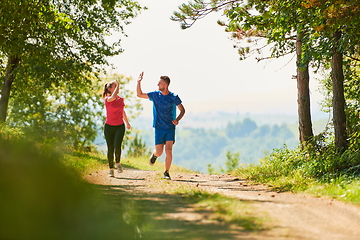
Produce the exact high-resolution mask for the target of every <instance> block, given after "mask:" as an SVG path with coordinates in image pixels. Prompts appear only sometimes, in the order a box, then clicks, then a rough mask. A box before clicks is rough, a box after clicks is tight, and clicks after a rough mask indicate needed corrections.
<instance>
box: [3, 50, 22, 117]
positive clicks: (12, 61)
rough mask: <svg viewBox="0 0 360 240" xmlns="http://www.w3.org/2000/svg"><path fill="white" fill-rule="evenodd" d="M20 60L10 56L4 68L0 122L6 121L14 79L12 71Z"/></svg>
mask: <svg viewBox="0 0 360 240" xmlns="http://www.w3.org/2000/svg"><path fill="white" fill-rule="evenodd" d="M19 63H20V59H19V58H18V57H15V56H10V57H9V59H8V63H7V66H6V73H5V78H4V84H3V87H2V90H1V98H0V122H5V121H6V115H7V109H8V105H9V98H10V89H11V85H12V83H13V81H14V79H15V74H14V70H15V69H16V68H17V67H18V66H19Z"/></svg>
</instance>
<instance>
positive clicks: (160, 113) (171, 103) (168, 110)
mask: <svg viewBox="0 0 360 240" xmlns="http://www.w3.org/2000/svg"><path fill="white" fill-rule="evenodd" d="M147 95H148V96H149V99H150V101H152V102H153V115H154V120H153V127H154V128H158V129H174V128H175V125H174V124H173V123H172V121H173V120H175V118H176V106H177V105H179V104H181V99H180V98H179V96H178V95H176V94H174V93H172V92H170V93H169V94H168V95H162V94H161V92H160V91H154V92H149V93H148V94H147Z"/></svg>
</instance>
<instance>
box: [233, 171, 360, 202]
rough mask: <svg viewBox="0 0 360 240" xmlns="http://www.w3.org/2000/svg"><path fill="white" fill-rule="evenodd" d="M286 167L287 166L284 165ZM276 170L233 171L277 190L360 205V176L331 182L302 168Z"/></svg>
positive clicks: (237, 174) (336, 179) (339, 178)
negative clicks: (307, 172) (307, 173)
mask: <svg viewBox="0 0 360 240" xmlns="http://www.w3.org/2000/svg"><path fill="white" fill-rule="evenodd" d="M284 167H285V166H284ZM274 172H275V171H274V170H273V171H271V169H268V168H265V167H261V166H248V167H246V168H240V169H237V170H235V171H233V172H232V174H233V175H236V176H241V177H243V178H245V179H249V180H251V181H254V182H256V183H261V184H266V185H268V186H269V187H270V188H272V189H273V190H276V191H291V192H297V193H299V192H302V193H308V194H311V195H313V196H316V197H326V198H331V199H336V200H340V201H343V202H347V203H351V204H355V205H360V179H359V177H353V178H351V179H349V178H348V177H344V178H343V177H337V178H334V179H333V180H331V181H330V182H321V181H319V180H317V179H314V178H310V177H304V172H303V171H301V169H298V170H296V171H295V170H292V171H290V173H291V174H289V175H282V174H279V175H276V174H274Z"/></svg>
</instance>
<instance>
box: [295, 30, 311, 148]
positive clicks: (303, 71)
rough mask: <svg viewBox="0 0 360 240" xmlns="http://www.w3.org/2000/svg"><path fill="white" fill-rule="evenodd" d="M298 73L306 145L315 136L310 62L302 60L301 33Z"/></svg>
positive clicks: (302, 137)
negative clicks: (310, 86)
mask: <svg viewBox="0 0 360 240" xmlns="http://www.w3.org/2000/svg"><path fill="white" fill-rule="evenodd" d="M296 55H297V60H296V65H297V68H296V72H297V77H296V79H297V89H298V100H297V102H298V115H299V116H298V117H299V140H300V143H305V142H307V141H308V140H309V139H311V138H312V137H313V136H314V134H313V130H312V122H311V111H310V89H309V78H310V77H309V62H308V61H306V62H304V61H303V60H302V34H301V33H299V34H298V35H297V39H296Z"/></svg>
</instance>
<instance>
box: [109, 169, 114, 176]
mask: <svg viewBox="0 0 360 240" xmlns="http://www.w3.org/2000/svg"><path fill="white" fill-rule="evenodd" d="M109 177H115V175H114V169H110V171H109Z"/></svg>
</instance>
